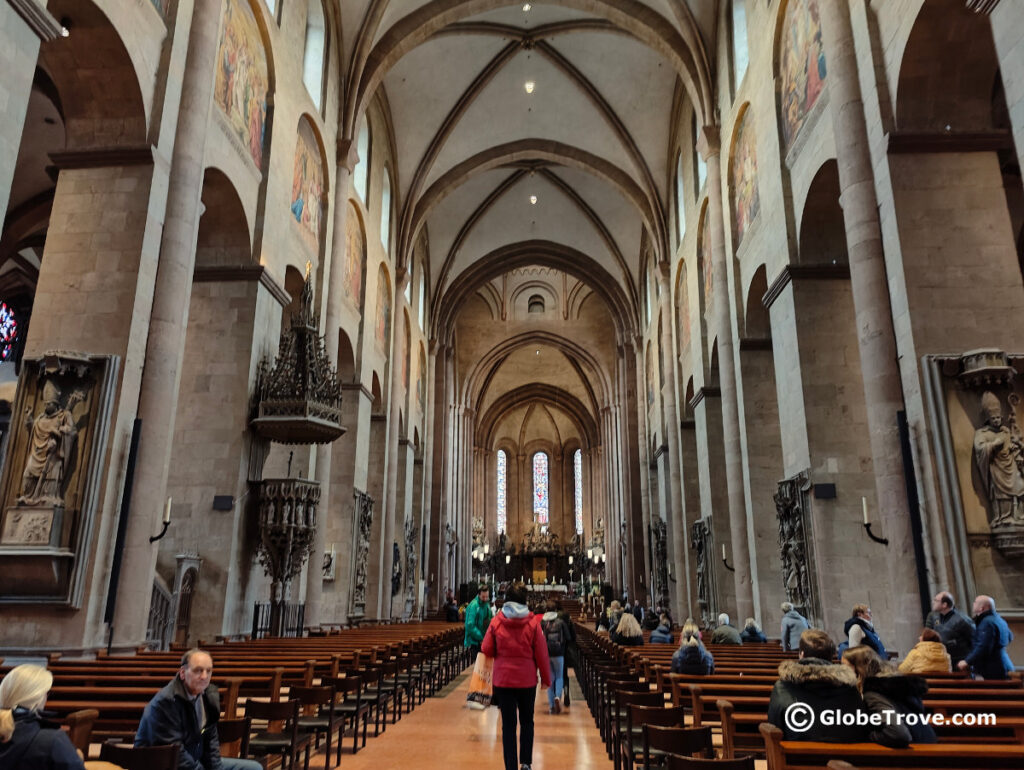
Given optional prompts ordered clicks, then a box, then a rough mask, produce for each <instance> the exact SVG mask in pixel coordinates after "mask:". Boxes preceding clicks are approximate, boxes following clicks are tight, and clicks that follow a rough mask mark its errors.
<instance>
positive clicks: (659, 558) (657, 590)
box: [651, 518, 669, 607]
mask: <svg viewBox="0 0 1024 770" xmlns="http://www.w3.org/2000/svg"><path fill="white" fill-rule="evenodd" d="M651 529H652V531H653V535H654V586H653V593H654V596H652V597H651V598H652V599H653V600H654V602H655V604H656V605H660V606H662V607H668V606H669V598H668V594H669V590H668V529H667V527H666V524H665V521H664V519H660V518H659V519H657V521H656V522H655V523H654V524H653V525H652V526H651Z"/></svg>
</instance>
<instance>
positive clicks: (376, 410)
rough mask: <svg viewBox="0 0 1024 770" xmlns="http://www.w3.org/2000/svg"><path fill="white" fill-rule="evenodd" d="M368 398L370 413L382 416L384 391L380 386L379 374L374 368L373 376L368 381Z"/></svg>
mask: <svg viewBox="0 0 1024 770" xmlns="http://www.w3.org/2000/svg"><path fill="white" fill-rule="evenodd" d="M370 398H371V404H370V413H371V414H373V415H377V416H383V414H384V393H383V391H382V390H381V387H380V375H379V374H377V372H376V370H374V372H373V378H372V380H371V382H370Z"/></svg>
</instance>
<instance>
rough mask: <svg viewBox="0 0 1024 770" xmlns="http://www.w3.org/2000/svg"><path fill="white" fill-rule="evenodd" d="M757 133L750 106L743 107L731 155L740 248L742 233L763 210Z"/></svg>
mask: <svg viewBox="0 0 1024 770" xmlns="http://www.w3.org/2000/svg"><path fill="white" fill-rule="evenodd" d="M755 145H756V137H755V135H754V119H753V117H751V110H750V108H749V106H748V107H747V108H746V109H744V110H743V117H741V118H740V124H739V126H738V127H737V129H736V141H735V143H734V144H733V156H732V197H733V216H734V218H735V223H736V229H735V232H736V243H735V244H734V248H739V245H740V244H741V243H742V242H743V236H744V235H745V234H746V232H747V230H749V229H750V223H751V222H753V221H754V218H755V217H757V212H758V211H760V210H761V198H760V196H759V195H758V192H757V154H756V148H755Z"/></svg>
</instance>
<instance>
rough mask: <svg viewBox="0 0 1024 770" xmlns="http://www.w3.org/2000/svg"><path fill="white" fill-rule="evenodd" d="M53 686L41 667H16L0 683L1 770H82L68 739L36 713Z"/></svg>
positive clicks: (80, 761) (56, 727)
mask: <svg viewBox="0 0 1024 770" xmlns="http://www.w3.org/2000/svg"><path fill="white" fill-rule="evenodd" d="M52 686H53V674H51V673H50V672H49V671H47V670H46V669H45V668H42V667H41V666H31V665H23V666H16V667H15V668H12V669H11V670H10V671H9V672H7V676H5V677H4V679H3V681H2V682H0V767H2V768H3V769H4V770H83V768H85V763H84V762H82V758H81V757H80V756H78V752H77V751H75V747H74V746H73V745H71V739H70V738H68V736H67V734H66V733H65V732H64V731H63V730H61V729H60V725H58V724H56V723H55V722H50V721H49V720H46V719H43V718H42V717H41V716H39V712H40V711H41V710H42V708H43V706H45V705H46V695H47V693H49V692H50V688H51V687H52Z"/></svg>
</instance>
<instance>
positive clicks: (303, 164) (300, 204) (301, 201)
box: [291, 118, 324, 256]
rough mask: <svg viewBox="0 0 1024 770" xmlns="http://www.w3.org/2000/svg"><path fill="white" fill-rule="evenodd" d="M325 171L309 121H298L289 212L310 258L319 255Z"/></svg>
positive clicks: (304, 119)
mask: <svg viewBox="0 0 1024 770" xmlns="http://www.w3.org/2000/svg"><path fill="white" fill-rule="evenodd" d="M323 197H324V168H323V163H322V162H321V158H320V147H319V145H318V144H317V141H316V137H315V136H314V135H313V127H312V126H311V125H310V124H309V120H307V119H306V118H302V119H301V120H299V134H298V139H297V140H296V142H295V167H294V170H293V172H292V201H291V212H292V218H293V219H294V223H295V228H296V231H297V232H298V234H299V240H301V241H302V244H303V246H305V247H306V249H307V250H308V251H309V252H310V253H311V254H313V255H314V256H319V254H320V234H321V232H322V228H323V212H324V204H323Z"/></svg>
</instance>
